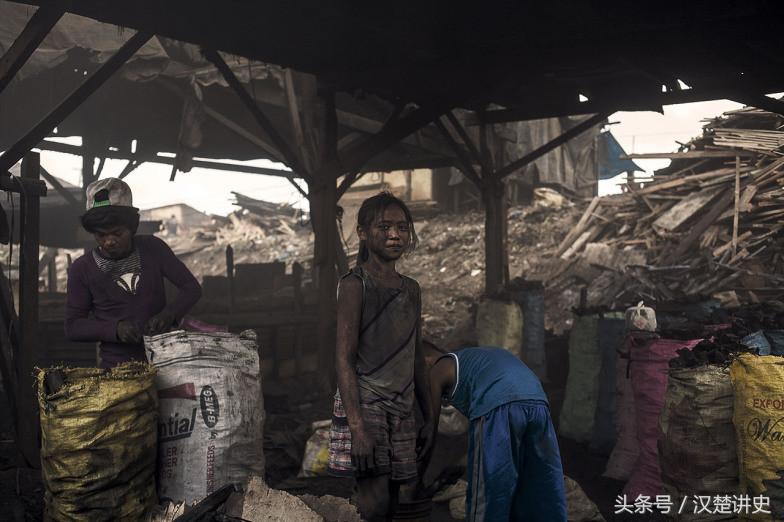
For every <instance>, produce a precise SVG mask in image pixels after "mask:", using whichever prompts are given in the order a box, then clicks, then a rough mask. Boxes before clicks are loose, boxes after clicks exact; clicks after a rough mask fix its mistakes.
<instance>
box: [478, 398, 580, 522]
mask: <svg viewBox="0 0 784 522" xmlns="http://www.w3.org/2000/svg"><path fill="white" fill-rule="evenodd" d="M469 437H470V440H469V445H468V494H467V495H466V520H469V521H471V522H496V521H499V522H500V521H504V522H505V521H507V520H515V521H518V520H520V521H526V522H528V521H540V520H541V521H543V522H561V521H563V522H566V497H565V495H564V479H563V468H562V466H561V454H560V452H559V450H558V440H557V439H556V437H555V429H554V428H553V423H552V421H551V420H550V409H549V408H548V406H547V404H545V403H544V402H539V401H518V402H512V403H509V404H504V405H502V406H499V407H497V408H495V409H494V410H492V411H491V412H490V413H488V414H487V415H485V416H483V417H479V418H478V419H475V420H473V421H471V427H470V429H469Z"/></svg>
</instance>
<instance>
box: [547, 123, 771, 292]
mask: <svg viewBox="0 0 784 522" xmlns="http://www.w3.org/2000/svg"><path fill="white" fill-rule="evenodd" d="M782 125H784V118H782V117H781V116H779V115H777V114H773V113H769V112H765V111H762V110H759V109H753V108H746V109H742V110H739V111H733V112H730V113H725V114H724V115H723V116H722V117H719V118H716V119H713V120H712V121H710V122H709V123H707V124H706V125H705V126H704V128H703V135H702V136H700V137H699V138H695V139H694V140H692V141H691V142H689V143H688V144H686V145H685V146H684V147H683V150H682V151H681V153H683V156H682V157H677V155H676V154H673V156H675V157H676V158H677V159H674V161H673V162H672V164H671V166H670V167H668V168H666V169H663V170H660V171H657V173H656V176H655V181H654V182H653V183H649V184H646V185H645V186H644V187H642V188H640V187H636V186H633V185H627V187H626V191H625V192H624V193H622V194H618V195H614V196H608V197H603V198H594V200H593V201H592V202H591V203H590V205H588V207H587V208H585V210H584V212H583V214H582V217H581V218H580V220H579V221H578V222H577V224H576V225H575V226H574V228H572V229H571V230H570V231H569V233H568V234H566V236H565V237H564V238H563V239H562V241H561V242H560V244H559V246H558V247H557V249H556V250H555V257H556V258H557V260H556V261H557V262H555V263H554V264H553V271H552V272H551V273H550V274H549V275H548V277H547V281H548V285H549V286H550V288H555V287H559V286H568V285H573V284H575V282H576V281H577V282H578V284H579V281H580V280H581V281H584V282H586V283H590V286H589V302H590V304H592V305H596V304H603V305H609V306H617V305H623V304H625V303H628V302H631V301H633V300H634V299H635V298H637V297H638V296H639V297H643V298H646V299H648V300H651V299H653V300H678V299H683V298H685V297H686V296H695V295H715V296H720V297H721V298H722V301H725V302H727V303H728V304H729V303H734V304H738V303H739V302H740V303H742V302H757V301H760V300H764V298H767V297H770V296H772V295H775V293H776V292H777V288H779V287H780V285H781V283H782V282H784V255H782V248H781V244H780V239H781V236H782V229H784V199H782V198H781V196H782V195H784V156H783V155H782V152H784V150H783V149H782V148H783V147H784V131H782V130H779V129H780V128H781V127H782ZM684 156H685V157H684Z"/></svg>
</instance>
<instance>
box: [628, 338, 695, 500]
mask: <svg viewBox="0 0 784 522" xmlns="http://www.w3.org/2000/svg"><path fill="white" fill-rule="evenodd" d="M701 341H702V339H692V340H690V341H681V340H675V339H651V340H646V341H644V342H642V343H641V344H638V345H637V346H632V348H631V350H630V355H631V361H632V362H631V378H632V389H633V390H634V406H635V413H636V415H637V443H638V445H639V448H640V454H639V456H638V457H637V463H636V465H635V466H634V471H633V472H632V475H631V477H630V478H629V482H628V483H627V484H626V487H625V488H624V490H623V493H624V494H625V495H626V496H627V498H629V499H632V500H634V499H636V498H637V496H638V495H643V496H649V497H651V498H654V497H655V496H656V495H661V494H663V491H662V483H661V476H660V472H659V452H658V448H657V439H658V435H659V414H660V413H661V410H662V407H663V406H664V394H665V392H666V391H667V377H668V370H669V361H670V359H672V358H674V357H676V356H677V353H676V352H677V351H678V350H680V349H681V348H689V349H691V348H693V347H695V346H697V345H698V344H699V343H700V342H701Z"/></svg>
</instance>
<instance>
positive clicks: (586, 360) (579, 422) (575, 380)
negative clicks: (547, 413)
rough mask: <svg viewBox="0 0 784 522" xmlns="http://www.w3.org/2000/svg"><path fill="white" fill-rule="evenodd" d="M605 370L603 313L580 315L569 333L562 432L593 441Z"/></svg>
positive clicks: (580, 439)
mask: <svg viewBox="0 0 784 522" xmlns="http://www.w3.org/2000/svg"><path fill="white" fill-rule="evenodd" d="M601 370H602V353H601V352H600V351H599V316H598V315H595V314H592V315H582V316H577V317H576V318H575V320H574V326H573V327H572V332H571V333H570V334H569V377H568V380H567V381H566V393H565V396H564V402H563V406H562V407H561V416H560V423H559V426H558V432H559V434H560V435H563V436H564V437H566V438H569V439H572V440H575V441H577V442H589V441H590V440H591V437H592V435H593V426H594V420H595V414H596V404H597V401H598V400H599V377H600V374H601Z"/></svg>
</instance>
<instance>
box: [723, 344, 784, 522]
mask: <svg viewBox="0 0 784 522" xmlns="http://www.w3.org/2000/svg"><path fill="white" fill-rule="evenodd" d="M730 376H731V377H732V385H733V387H734V389H735V412H734V414H733V417H732V422H733V424H734V425H735V432H736V434H737V441H738V464H739V468H740V489H741V492H743V493H746V494H748V495H750V496H752V497H754V496H760V495H763V496H766V497H769V498H770V508H769V509H766V510H768V511H771V512H772V513H773V516H771V515H759V514H757V515H752V516H749V517H748V518H750V519H754V520H772V519H773V517H775V519H776V520H780V519H782V518H784V487H783V486H784V478H782V477H784V471H782V470H784V357H778V356H773V355H767V356H757V355H751V354H743V355H740V356H739V357H738V358H737V359H736V360H735V361H734V362H733V363H732V366H731V367H730ZM751 511H753V509H752V510H750V513H751Z"/></svg>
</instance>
